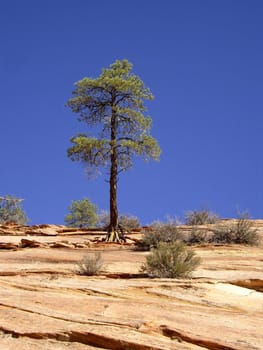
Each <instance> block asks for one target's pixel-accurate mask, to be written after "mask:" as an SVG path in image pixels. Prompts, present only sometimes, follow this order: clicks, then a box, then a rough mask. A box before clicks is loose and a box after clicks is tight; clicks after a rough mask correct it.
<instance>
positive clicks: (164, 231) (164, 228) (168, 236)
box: [140, 222, 183, 250]
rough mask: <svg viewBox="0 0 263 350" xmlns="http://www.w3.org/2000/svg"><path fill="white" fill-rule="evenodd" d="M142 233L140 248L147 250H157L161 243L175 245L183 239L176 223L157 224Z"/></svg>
mask: <svg viewBox="0 0 263 350" xmlns="http://www.w3.org/2000/svg"><path fill="white" fill-rule="evenodd" d="M142 233H143V236H142V241H141V242H140V247H141V248H143V249H145V250H149V249H151V248H156V247H157V245H158V244H159V243H160V242H166V243H173V242H175V241H177V240H181V239H182V237H183V235H182V233H181V232H180V231H179V229H178V226H177V224H176V223H175V222H168V223H161V222H156V223H154V224H153V225H152V226H150V228H148V229H147V230H144V231H143V232H142Z"/></svg>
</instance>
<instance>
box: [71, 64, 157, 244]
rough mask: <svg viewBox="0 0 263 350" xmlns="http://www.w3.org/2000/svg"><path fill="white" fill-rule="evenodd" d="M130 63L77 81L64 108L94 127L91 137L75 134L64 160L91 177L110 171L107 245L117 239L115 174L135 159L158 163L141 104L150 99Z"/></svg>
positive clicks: (154, 141)
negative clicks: (79, 165)
mask: <svg viewBox="0 0 263 350" xmlns="http://www.w3.org/2000/svg"><path fill="white" fill-rule="evenodd" d="M131 70H132V64H131V63H130V62H128V61H127V60H121V61H119V60H117V61H115V62H114V63H113V64H111V65H110V67H109V68H107V69H103V71H102V73H101V75H100V76H99V77H98V78H96V79H93V78H84V79H82V80H80V81H78V82H77V83H76V88H75V90H74V91H73V96H72V98H71V99H69V101H68V103H67V104H68V106H69V107H70V108H71V110H72V111H73V112H74V113H77V114H78V115H79V118H78V120H79V121H82V122H85V123H87V124H88V125H89V126H94V127H95V128H94V129H93V130H94V131H95V135H94V136H87V135H86V134H79V135H77V136H75V137H72V138H71V142H72V147H70V148H69V149H68V156H69V158H70V159H71V160H73V161H81V162H83V163H84V164H85V165H86V166H87V167H88V170H89V171H90V172H91V173H94V170H95V171H96V170H97V169H98V168H100V167H103V168H106V169H107V168H108V170H109V184H110V223H109V226H108V236H107V240H108V241H119V240H120V236H119V233H120V227H119V222H118V206H117V181H118V174H119V173H120V172H122V171H125V170H127V169H129V168H130V167H131V166H132V160H133V156H134V155H139V156H142V157H143V158H144V159H145V160H148V159H151V158H152V159H155V160H157V159H158V158H159V155H160V148H159V146H158V143H157V141H156V140H155V139H154V138H153V137H152V136H150V134H149V133H150V128H151V122H152V120H151V118H150V117H149V116H145V115H144V114H145V112H146V107H145V106H144V100H152V99H153V95H152V94H151V92H150V90H149V89H148V88H147V87H145V85H144V83H143V82H142V80H141V79H140V78H139V77H138V76H136V75H134V74H132V73H131Z"/></svg>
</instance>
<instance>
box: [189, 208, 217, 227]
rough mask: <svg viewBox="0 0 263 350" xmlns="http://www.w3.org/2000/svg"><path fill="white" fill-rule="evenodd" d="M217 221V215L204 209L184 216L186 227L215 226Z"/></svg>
mask: <svg viewBox="0 0 263 350" xmlns="http://www.w3.org/2000/svg"><path fill="white" fill-rule="evenodd" d="M218 220H219V217H218V215H217V214H214V213H212V212H210V211H209V210H206V209H204V210H194V211H189V212H187V213H186V214H185V223H186V225H205V224H215V223H216V222H217V221H218Z"/></svg>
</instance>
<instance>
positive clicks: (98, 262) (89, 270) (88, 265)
mask: <svg viewBox="0 0 263 350" xmlns="http://www.w3.org/2000/svg"><path fill="white" fill-rule="evenodd" d="M102 266H103V259H102V256H101V253H100V252H96V253H94V254H88V255H85V256H84V257H83V258H82V259H81V260H80V261H79V262H78V267H79V274H81V275H85V276H93V275H97V274H98V273H99V272H100V271H101V269H102Z"/></svg>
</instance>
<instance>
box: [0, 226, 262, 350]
mask: <svg viewBox="0 0 263 350" xmlns="http://www.w3.org/2000/svg"><path fill="white" fill-rule="evenodd" d="M256 225H257V227H258V229H259V231H260V230H262V228H263V221H262V222H259V221H258V222H257V223H256ZM186 229H187V228H186ZM67 230H68V228H66V227H64V226H56V225H40V226H34V227H28V226H24V227H22V226H17V227H15V226H12V227H10V226H4V227H3V226H0V232H1V233H0V349H3V350H16V349H21V350H36V349H38V350H47V349H54V350H64V349H65V350H66V349H70V350H82V349H83V350H84V349H85V350H89V349H115V350H116V349H119V350H125V349H126V350H128V349H134V350H177V349H178V350H201V349H202V350H204V349H210V350H262V349H263V338H262V326H263V294H262V290H263V255H262V247H246V246H239V245H227V246H222V245H221V246H211V245H207V246H202V247H200V246H199V247H198V246H196V247H195V248H194V249H195V250H196V253H197V254H198V255H199V256H200V257H201V258H202V264H201V265H200V267H199V268H198V269H197V270H196V271H195V272H194V274H193V276H192V278H191V279H150V278H147V277H146V276H145V275H143V274H142V273H141V272H140V266H141V265H142V263H143V262H144V261H145V256H146V255H147V254H148V252H140V251H136V250H134V246H133V244H132V239H133V238H134V239H135V240H136V239H138V238H139V237H140V233H139V232H138V233H132V234H131V235H129V236H131V237H130V238H131V240H130V241H129V242H128V243H127V244H122V245H118V244H106V243H104V242H103V241H102V237H103V235H104V233H103V232H98V231H90V230H78V229H70V231H67ZM136 237H137V238H136ZM94 251H100V252H101V253H102V257H103V260H104V265H103V270H102V272H101V274H100V275H99V276H96V277H87V276H81V275H79V273H78V264H77V263H78V261H79V260H81V258H82V257H83V256H84V255H85V254H87V253H90V252H94Z"/></svg>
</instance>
